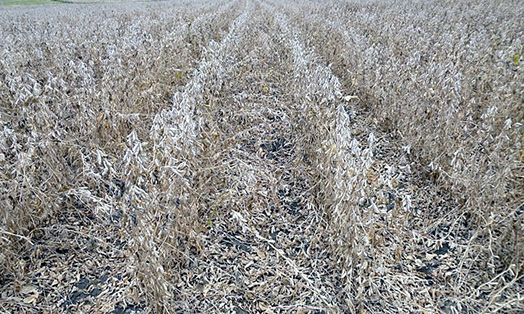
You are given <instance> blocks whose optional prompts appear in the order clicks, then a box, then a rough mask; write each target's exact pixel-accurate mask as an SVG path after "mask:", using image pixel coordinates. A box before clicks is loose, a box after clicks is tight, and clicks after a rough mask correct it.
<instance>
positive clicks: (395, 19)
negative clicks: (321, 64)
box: [284, 1, 524, 312]
mask: <svg viewBox="0 0 524 314" xmlns="http://www.w3.org/2000/svg"><path fill="white" fill-rule="evenodd" d="M466 8H467V9H466ZM284 10H285V11H287V12H289V13H290V14H291V16H292V17H293V20H294V21H295V22H296V23H297V24H298V25H299V26H300V27H301V28H302V29H303V30H304V31H305V32H306V34H308V35H310V36H311V37H307V36H304V42H308V43H310V45H311V46H312V47H314V48H315V49H316V51H318V53H319V54H320V56H322V57H323V58H324V60H325V61H326V62H328V63H330V64H331V69H333V72H334V73H335V74H336V75H339V77H340V78H341V82H342V85H343V86H344V89H346V90H347V91H348V92H349V93H351V94H353V95H356V96H358V98H359V104H360V105H359V109H360V110H363V111H364V112H365V113H366V116H367V118H366V119H367V121H369V123H370V124H374V125H376V126H377V127H379V128H380V129H382V130H383V131H385V132H388V133H390V134H391V135H387V137H389V138H390V140H391V141H395V142H396V143H395V142H390V143H387V144H388V145H389V146H392V147H396V150H397V151H398V153H397V154H400V155H403V157H402V158H401V159H398V160H397V161H396V162H398V163H399V164H396V165H395V164H393V165H391V166H393V169H394V168H397V169H398V168H399V167H402V164H401V163H403V162H404V163H405V162H406V161H409V162H410V169H412V170H414V171H415V172H414V173H413V175H412V176H417V177H418V181H420V182H421V183H422V182H428V183H427V184H429V185H427V186H425V187H422V188H423V189H424V190H428V189H431V191H430V192H429V193H427V194H425V198H428V199H427V200H426V201H428V203H427V205H425V206H424V207H423V208H419V209H417V210H416V212H413V209H415V208H416V207H414V206H407V207H405V206H403V207H405V208H406V209H408V210H409V208H408V207H411V210H410V211H408V212H407V213H406V214H407V216H406V217H405V218H407V219H408V221H411V222H412V223H408V224H407V225H408V226H411V228H414V230H412V231H410V230H404V231H402V232H400V234H401V235H402V237H401V238H403V239H404V240H403V241H402V242H404V243H402V242H399V241H395V240H393V237H392V235H390V236H388V237H386V238H385V239H386V243H388V242H391V243H390V245H392V246H393V247H397V248H396V249H393V250H392V252H391V254H395V255H398V254H400V257H409V258H410V259H414V260H419V262H417V263H419V266H417V267H416V268H418V269H420V270H422V273H420V272H419V273H420V275H416V274H415V275H416V276H422V278H423V280H430V281H431V282H435V278H437V279H439V280H440V281H436V282H439V283H440V285H441V286H440V287H438V288H435V289H434V292H433V294H434V295H435V296H436V297H432V298H433V299H435V300H434V301H435V303H433V304H429V305H428V306H430V307H431V308H435V307H438V308H440V309H441V310H443V311H466V312H475V311H487V312H491V311H498V310H502V309H504V311H519V310H521V309H520V308H519V306H518V305H519V304H520V303H521V297H520V296H519V293H518V291H519V289H520V288H519V287H522V281H523V277H522V275H523V274H522V267H523V265H524V259H523V255H522V250H521V249H520V247H521V246H522V243H523V241H524V238H523V233H522V228H523V222H524V216H523V215H522V206H523V205H522V204H523V203H522V202H523V199H522V192H523V186H522V184H521V183H520V181H522V180H521V179H522V169H523V167H522V121H521V120H522V113H521V112H520V111H522V110H519V108H522V104H523V99H522V82H521V80H519V76H521V72H522V67H521V65H520V59H521V55H522V47H523V46H522V39H521V38H523V36H522V27H519V26H522V20H523V19H522V16H523V10H522V8H519V7H518V5H517V4H516V3H515V2H514V1H503V2H500V3H497V4H496V5H492V4H487V3H484V2H474V3H468V4H466V3H463V2H460V1H458V2H453V3H450V2H447V1H444V2H439V3H435V4H433V5H430V6H427V5H426V3H424V2H419V1H410V2H406V3H403V4H402V5H401V6H400V7H399V6H397V5H391V3H390V2H388V1H352V2H345V3H342V2H340V1H332V2H330V3H329V4H328V5H318V4H317V3H314V2H309V3H306V4H300V5H289V6H285V7H284ZM497 21H498V22H497ZM352 128H353V129H355V128H356V126H355V125H354V126H352ZM393 161H394V160H393ZM404 167H405V165H404ZM413 180H414V179H413ZM426 180H428V181H426ZM346 182H347V181H346ZM414 182H416V181H414ZM344 191H345V190H344ZM344 191H340V192H339V193H343V192H344ZM416 194H419V195H422V194H424V193H420V192H417V193H416ZM411 196H413V195H411ZM445 199H448V200H447V201H444V200H445ZM407 200H408V199H402V203H403V204H402V205H404V204H405V205H408V204H409V203H410V202H411V201H409V202H408V201H407ZM365 203H366V201H365V200H364V204H365ZM417 207H418V206H417ZM379 209H380V206H379ZM437 210H438V211H437ZM393 212H394V210H393ZM376 214H377V213H376ZM376 218H379V217H378V216H377V217H376ZM395 220H397V221H398V222H400V220H398V217H397V218H396V219H394V220H393V221H390V222H389V223H392V222H394V221H395ZM415 222H416V223H415ZM393 225H395V223H393ZM401 226H402V223H400V224H398V227H399V228H400V229H402V228H401ZM370 229H372V228H370V227H368V228H364V229H363V230H362V232H372V233H376V230H375V231H373V230H370ZM400 229H398V230H399V231H400ZM435 245H436V249H433V248H434V247H435ZM442 245H443V247H444V249H442V247H441V246H442ZM379 247H380V246H379ZM402 247H404V248H408V249H411V250H419V251H420V252H419V253H418V255H421V256H423V255H424V254H421V253H423V252H427V253H430V255H426V257H427V258H429V259H430V260H431V259H432V258H434V257H433V255H435V254H433V255H431V254H432V253H433V252H437V254H436V255H435V256H436V257H437V258H440V255H444V256H445V257H446V259H447V261H443V260H439V261H438V263H437V262H436V261H434V262H430V263H429V264H430V265H434V267H433V266H430V267H428V266H426V265H427V262H425V261H423V260H424V258H419V257H416V256H415V257H413V255H412V254H409V255H407V256H406V255H404V254H405V253H402V252H403V251H404V249H401V248H402ZM439 247H440V249H439ZM445 252H447V253H445ZM376 254H379V253H378V252H377V253H376ZM380 254H383V253H380ZM448 255H449V256H448ZM377 257H380V256H377ZM383 257H384V256H382V257H380V258H379V259H375V260H376V261H378V260H380V259H383ZM393 262H394V263H397V262H395V261H393ZM370 263H372V259H371V258H369V257H368V259H367V261H366V265H369V264H370ZM408 264H409V263H408ZM424 264H426V265H424ZM442 264H444V266H443V265H442ZM446 264H447V265H446ZM400 265H402V264H400ZM439 265H440V266H439ZM376 266H378V264H377V265H376ZM441 266H442V267H441ZM356 268H359V269H362V266H361V265H358V266H357V267H356ZM434 268H435V269H434ZM439 268H442V269H444V268H445V269H447V270H446V271H443V272H441V271H440V269H439ZM353 269H355V268H353ZM399 270H402V268H400V269H399ZM374 271H377V268H375V269H371V270H370V272H374ZM424 272H427V273H428V274H429V276H428V274H425V273H424ZM378 273H379V274H380V273H381V272H378ZM399 275H402V276H403V274H402V273H401V272H400V271H399ZM382 276H383V280H385V281H386V282H387V280H386V278H387V277H386V276H385V275H384V274H383V275H382ZM440 276H442V277H440ZM424 277H426V278H425V279H424ZM441 278H442V279H444V278H446V279H445V280H442V279H441ZM414 279H415V280H416V278H414ZM405 287H408V286H406V285H405ZM410 289H411V290H413V288H410ZM397 291H402V289H400V290H397ZM407 292H408V293H411V292H409V291H407ZM395 294H396V292H393V294H392V295H390V297H391V298H392V297H394V295H395ZM386 295H387V294H386ZM465 295H467V297H464V296H465ZM395 298H397V299H398V297H395ZM417 299H418V300H421V299H422V298H421V297H420V296H418V297H417ZM406 303H409V302H406ZM421 304H424V302H421ZM516 305H517V307H516V308H515V306H516ZM367 306H372V305H369V303H368V305H367Z"/></svg>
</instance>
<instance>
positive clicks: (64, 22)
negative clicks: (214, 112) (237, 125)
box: [0, 1, 241, 309]
mask: <svg viewBox="0 0 524 314" xmlns="http://www.w3.org/2000/svg"><path fill="white" fill-rule="evenodd" d="M240 5H241V3H240V2H238V1H237V2H235V1H229V2H224V3H221V4H210V3H205V2H194V3H191V5H189V6H187V5H184V3H182V2H181V3H178V4H176V3H175V4H173V3H171V4H170V5H168V4H161V3H159V4H148V5H146V4H108V5H103V6H97V7H94V10H92V11H89V13H87V14H84V13H86V12H87V11H86V10H87V8H86V7H84V6H80V5H79V6H63V7H62V9H63V10H60V11H58V10H54V9H52V8H42V9H41V10H38V11H37V10H35V9H31V8H28V9H24V8H20V9H17V10H10V11H9V12H8V14H5V15H2V19H4V21H3V22H2V27H1V30H0V31H1V33H2V37H3V38H4V40H3V41H2V46H1V48H0V49H1V52H0V53H1V55H2V58H1V60H2V61H1V67H2V74H1V75H2V84H0V93H1V94H0V95H1V98H2V99H1V101H2V107H1V111H0V115H1V118H2V119H1V121H2V136H1V137H0V145H1V146H0V149H1V154H0V157H1V158H0V165H1V167H2V172H1V176H2V178H1V180H2V186H1V188H2V194H3V196H2V199H1V200H0V202H1V203H2V206H0V207H1V210H0V236H1V238H0V239H1V242H0V244H1V247H2V250H1V253H0V269H1V270H2V271H1V274H2V275H1V276H2V278H0V280H2V282H4V280H5V281H6V282H7V283H9V282H11V281H12V280H13V279H14V278H16V280H19V281H24V280H27V278H24V276H25V277H28V276H27V275H26V274H27V273H28V272H31V271H32V269H31V268H30V267H28V265H27V263H24V262H23V260H24V259H26V258H27V256H28V254H31V256H32V254H33V253H34V252H36V251H35V248H36V247H35V246H34V245H35V241H38V242H40V243H46V241H49V243H50V244H49V245H47V244H46V245H43V246H42V245H39V247H46V250H47V249H52V242H53V241H54V240H53V239H52V238H51V237H52V236H53V235H52V234H50V232H48V230H54V229H55V226H58V227H59V226H61V225H64V224H67V223H68V222H70V221H77V220H78V221H80V222H81V223H80V225H81V226H84V224H85V225H86V226H87V228H88V229H82V230H87V231H81V233H82V234H84V233H86V232H87V233H88V234H89V233H90V234H91V236H93V237H95V238H97V239H100V237H97V234H98V233H100V232H103V231H102V230H104V229H105V230H108V231H109V232H111V234H110V235H105V234H102V236H101V237H102V238H104V237H105V236H107V237H108V239H109V238H111V239H113V240H111V241H114V238H118V237H119V236H120V237H121V238H120V240H119V241H120V242H114V243H123V247H122V245H120V248H124V249H125V251H127V252H128V253H125V254H126V255H128V257H129V259H128V262H127V263H128V265H130V266H131V265H132V267H136V268H135V269H133V268H132V267H130V268H129V269H128V272H129V274H131V278H132V279H131V280H130V281H131V287H137V288H139V289H138V293H137V294H136V295H137V296H138V298H139V300H144V298H145V299H146V300H148V301H151V303H152V304H154V303H155V302H156V304H157V305H158V306H159V308H164V309H168V308H169V307H168V306H167V304H166V301H165V300H166V297H168V298H169V297H170V296H171V294H172V293H173V290H172V289H169V287H168V285H169V283H170V282H171V281H172V280H171V279H172V278H176V273H171V272H172V271H176V269H177V265H180V264H181V263H183V261H182V260H181V258H180V256H179V254H178V252H179V251H183V250H186V246H185V244H184V245H183V246H180V243H181V242H184V243H185V241H187V239H189V238H190V237H191V236H192V235H191V233H192V232H194V231H195V230H198V229H197V228H196V227H195V224H197V223H198V221H197V219H196V218H195V217H196V214H193V213H191V209H192V208H190V206H188V205H187V203H188V201H187V199H188V198H191V197H190V196H188V194H189V193H190V192H191V191H190V185H189V184H190V182H191V180H192V179H191V175H192V172H191V171H192V170H191V169H192V166H193V165H195V163H196V161H195V160H194V158H193V156H192V155H191V154H189V155H186V154H185V153H184V151H185V150H186V148H188V147H198V145H197V144H195V143H193V142H191V138H190V136H189V135H188V136H189V137H187V136H185V135H183V136H182V138H178V139H175V138H172V137H170V136H169V135H170V134H163V131H164V130H159V129H158V128H156V127H155V125H156V124H155V121H157V120H158V118H157V116H158V114H159V112H161V111H162V110H163V109H166V110H167V108H169V107H171V106H173V104H174V108H175V109H173V110H176V109H177V108H176V105H177V103H178V102H179V101H180V95H179V94H176V95H175V96H174V98H173V96H172V95H173V94H175V92H176V90H177V88H180V89H184V84H185V87H186V89H187V87H188V86H191V83H190V82H191V80H193V78H192V76H193V73H192V72H193V71H192V70H191V69H192V68H193V67H194V66H195V65H196V64H198V62H201V61H200V60H199V59H200V54H201V50H202V49H203V46H202V45H207V43H209V42H210V41H212V40H220V38H221V37H222V36H223V34H224V32H226V31H227V29H228V27H229V24H230V23H231V21H232V20H233V18H234V16H235V15H237V14H238V12H239V10H240ZM122 6H125V10H120V9H121V7H122ZM115 11H118V12H115ZM78 16H82V18H73V17H78ZM195 32H197V33H195ZM201 63H202V62H201ZM194 72H195V73H196V72H197V71H194ZM188 81H189V83H186V82H188ZM186 92H187V93H193V92H194V91H193V90H189V89H187V91H186ZM197 93H198V91H197ZM172 102H173V103H172ZM178 109H180V108H178ZM157 113H158V114H157ZM184 114H186V115H187V114H189V115H188V116H184ZM181 115H182V116H183V117H182V119H186V121H189V122H188V123H189V124H190V123H191V119H193V118H192V116H191V115H192V114H191V113H189V112H187V111H183V112H182V113H181ZM188 119H189V120H188ZM176 122H177V121H170V123H171V124H168V125H166V127H169V125H171V126H172V125H173V123H176ZM151 126H153V127H151ZM180 127H184V128H185V127H191V126H190V125H188V124H185V125H180ZM181 143H182V144H183V145H184V146H183V147H182V146H180V144H181ZM166 147H168V148H166ZM4 196H5V197H4ZM75 224H78V222H75ZM66 228H69V227H68V225H66ZM82 228H83V227H82ZM89 228H91V229H89ZM64 232H65V231H64ZM62 236H63V235H62ZM60 242H61V241H60ZM71 245H73V244H72V243H71ZM117 245H119V244H117ZM188 246H190V245H188ZM73 248H74V247H73ZM114 249H119V248H114ZM38 250H40V249H38ZM15 292H16V289H15ZM140 302H141V301H140Z"/></svg>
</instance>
